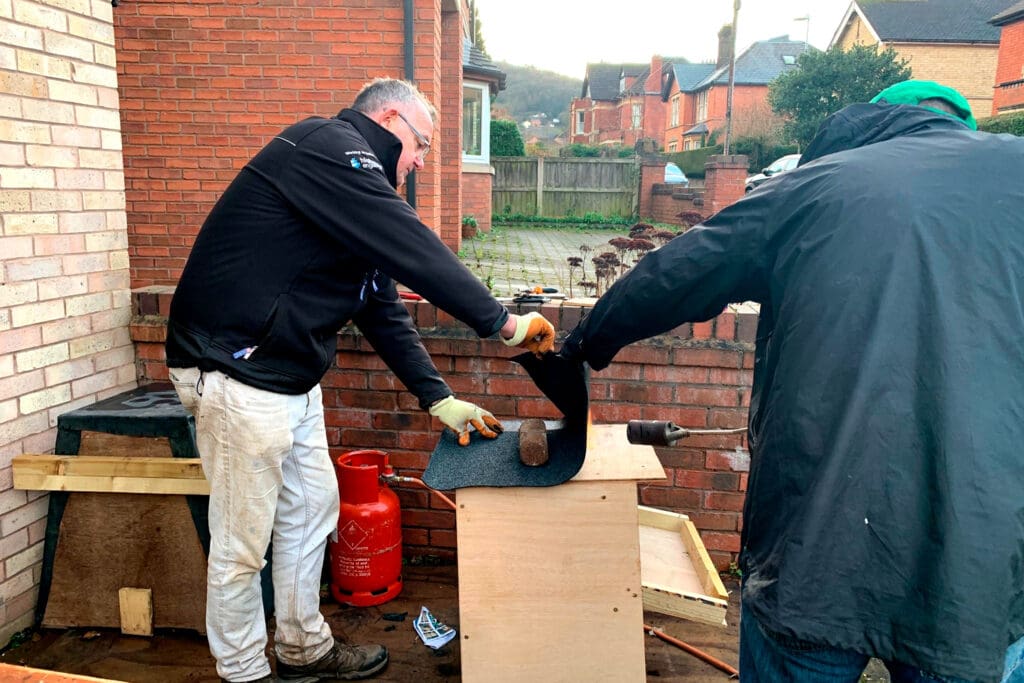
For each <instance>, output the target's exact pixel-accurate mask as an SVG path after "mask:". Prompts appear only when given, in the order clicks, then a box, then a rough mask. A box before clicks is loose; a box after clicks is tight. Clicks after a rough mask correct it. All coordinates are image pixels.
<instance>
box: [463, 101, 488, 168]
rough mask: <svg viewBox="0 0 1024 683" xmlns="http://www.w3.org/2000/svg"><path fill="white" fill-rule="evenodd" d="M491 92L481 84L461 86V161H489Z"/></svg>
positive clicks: (486, 162) (485, 162)
mask: <svg viewBox="0 0 1024 683" xmlns="http://www.w3.org/2000/svg"><path fill="white" fill-rule="evenodd" d="M490 137H491V91H490V89H489V88H488V87H487V86H486V85H485V84H482V83H470V82H468V81H467V82H466V83H463V85H462V160H463V161H468V162H474V163H483V164H489V163H490V161H491V140H490Z"/></svg>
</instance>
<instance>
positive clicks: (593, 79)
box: [569, 62, 648, 145]
mask: <svg viewBox="0 0 1024 683" xmlns="http://www.w3.org/2000/svg"><path fill="white" fill-rule="evenodd" d="M647 68H648V65H646V64H605V63H603V62H602V63H599V64H588V65H587V74H586V76H584V78H583V89H582V92H581V93H580V96H579V97H577V98H576V99H574V100H573V101H572V104H571V105H570V107H569V116H570V118H571V123H570V132H569V141H570V142H572V143H580V144H585V145H598V144H601V143H602V142H610V143H621V142H622V141H623V139H624V136H625V130H624V128H623V125H622V122H623V112H622V111H621V108H622V101H623V95H624V94H625V93H626V92H627V91H628V90H629V89H630V88H632V87H633V86H634V84H636V82H637V80H638V79H639V77H640V75H641V74H643V73H644V71H645V70H646V69H647ZM626 120H627V121H630V122H631V121H632V107H630V109H629V113H628V118H627V119H626Z"/></svg>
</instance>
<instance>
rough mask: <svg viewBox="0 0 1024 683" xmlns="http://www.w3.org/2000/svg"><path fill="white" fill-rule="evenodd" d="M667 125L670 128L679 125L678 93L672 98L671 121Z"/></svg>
mask: <svg viewBox="0 0 1024 683" xmlns="http://www.w3.org/2000/svg"><path fill="white" fill-rule="evenodd" d="M669 125H670V126H671V127H672V128H675V127H676V126H678V125H679V95H676V96H675V97H673V98H672V122H671V123H670V124H669Z"/></svg>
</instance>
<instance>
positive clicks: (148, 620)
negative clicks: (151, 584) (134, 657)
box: [117, 588, 153, 636]
mask: <svg viewBox="0 0 1024 683" xmlns="http://www.w3.org/2000/svg"><path fill="white" fill-rule="evenodd" d="M117 598H118V602H119V603H120V608H121V633H125V634H127V635H130V636H151V635H153V591H152V589H150V588H121V589H119V590H118V591H117Z"/></svg>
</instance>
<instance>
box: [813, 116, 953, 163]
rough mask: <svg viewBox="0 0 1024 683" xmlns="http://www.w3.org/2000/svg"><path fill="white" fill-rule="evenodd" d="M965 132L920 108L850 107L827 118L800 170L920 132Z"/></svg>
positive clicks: (948, 121)
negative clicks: (840, 154)
mask: <svg viewBox="0 0 1024 683" xmlns="http://www.w3.org/2000/svg"><path fill="white" fill-rule="evenodd" d="M939 129H942V130H968V127H967V125H966V124H964V123H963V122H962V121H959V120H957V119H954V118H953V117H951V116H947V115H945V114H939V113H936V112H934V111H932V110H930V109H925V108H924V107H917V106H913V105H906V104H899V105H892V104H880V103H879V104H868V103H861V104H851V105H850V106H848V107H846V108H844V109H840V110H839V111H837V112H836V113H835V114H832V115H831V116H829V117H828V118H827V119H825V121H824V122H823V123H822V124H821V127H819V128H818V132H817V133H816V134H815V136H814V139H813V140H811V143H810V144H809V145H807V149H806V151H804V153H803V155H802V156H801V157H800V164H799V165H800V166H803V165H804V164H807V163H810V162H811V161H814V160H815V159H820V158H821V157H823V156H825V155H826V154H834V153H836V152H842V151H845V150H848V149H856V148H857V147H864V146H866V145H872V144H874V143H876V142H882V141H884V140H890V139H892V138H896V137H900V136H902V135H909V134H911V133H917V132H920V131H922V130H939Z"/></svg>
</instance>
